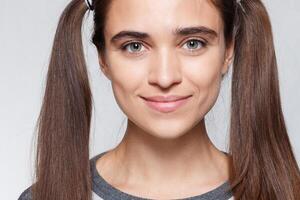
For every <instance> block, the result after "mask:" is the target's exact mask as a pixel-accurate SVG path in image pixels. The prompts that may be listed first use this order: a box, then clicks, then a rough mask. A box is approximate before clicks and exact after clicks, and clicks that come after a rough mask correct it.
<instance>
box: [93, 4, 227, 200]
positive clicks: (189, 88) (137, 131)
mask: <svg viewBox="0 0 300 200" xmlns="http://www.w3.org/2000/svg"><path fill="white" fill-rule="evenodd" d="M107 16H108V18H107V21H106V27H105V43H106V44H105V48H106V49H105V52H100V53H99V62H100V66H101V70H102V72H103V73H104V74H105V75H106V77H107V78H108V79H109V80H110V81H111V84H112V89H113V93H114V96H115V98H116V101H117V103H118V105H119V106H120V108H121V110H122V111H123V112H124V113H125V114H126V115H127V117H128V126H127V129H126V132H125V136H124V138H123V139H122V141H121V142H120V144H119V145H118V146H117V147H115V148H114V149H111V150H110V151H109V152H108V153H107V154H105V155H104V156H103V157H101V159H98V161H97V163H96V168H97V170H98V172H99V174H100V175H101V176H103V178H104V179H105V180H106V181H107V182H108V183H110V184H111V185H113V186H114V187H116V188H118V189H119V190H122V191H123V192H126V193H129V194H131V195H135V196H140V197H144V198H152V199H174V198H186V197H190V196H195V195H199V194H202V193H205V192H208V191H210V190H212V189H214V188H216V187H218V186H220V185H221V184H222V183H224V182H225V181H226V180H228V178H229V157H228V156H226V155H225V154H224V153H222V152H221V151H220V150H218V149H217V148H216V147H215V146H214V144H213V143H212V142H211V141H210V139H209V137H208V135H207V131H206V127H205V122H204V117H205V115H206V114H207V113H208V112H209V111H210V110H211V108H212V107H213V106H214V104H215V102H216V100H217V97H218V94H219V90H220V83H221V80H222V75H223V74H225V73H226V72H227V71H228V65H229V64H230V62H231V60H232V55H233V44H232V45H230V46H228V47H225V41H224V35H223V31H224V27H223V22H222V19H221V17H220V15H219V12H218V10H217V9H216V8H215V7H214V5H213V4H212V3H210V2H209V1H207V0H159V1H153V0H126V1H124V0H114V1H113V2H112V4H111V7H110V10H109V12H108V14H107ZM199 26H204V27H206V28H209V29H211V30H213V31H215V32H216V33H217V35H216V37H213V36H212V35H207V34H203V33H194V34H189V35H176V34H174V32H175V30H176V29H178V28H180V27H181V28H183V27H199ZM128 30H130V31H137V32H143V33H147V34H148V35H149V37H147V38H136V37H122V38H119V39H118V40H114V41H113V42H111V39H112V37H114V36H115V35H116V34H117V33H119V32H120V31H128ZM191 40H192V41H194V44H193V43H191ZM195 40H196V41H195ZM199 41H200V42H199ZM201 41H207V45H203V44H202V43H201ZM129 42H133V43H136V42H137V44H136V45H135V46H134V44H131V45H129V46H127V47H126V48H124V49H123V50H122V48H121V47H122V45H126V44H128V43H129ZM171 94H177V95H184V96H185V95H192V97H191V98H190V99H189V101H188V102H187V103H186V104H185V105H184V106H182V107H180V108H179V109H177V110H176V111H173V112H169V113H162V112H158V111H155V110H152V109H150V108H149V107H148V106H146V105H145V103H144V102H143V100H142V99H141V98H140V96H154V95H171ZM220 134H222V133H220Z"/></svg>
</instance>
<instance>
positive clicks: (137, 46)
mask: <svg viewBox="0 0 300 200" xmlns="http://www.w3.org/2000/svg"><path fill="white" fill-rule="evenodd" d="M142 48H143V45H142V44H141V43H139V42H132V43H129V44H126V45H125V46H124V47H123V48H122V49H123V50H126V51H128V52H130V53H134V52H139V51H141V49H142Z"/></svg>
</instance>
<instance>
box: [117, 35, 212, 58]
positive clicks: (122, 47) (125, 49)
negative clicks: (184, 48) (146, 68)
mask: <svg viewBox="0 0 300 200" xmlns="http://www.w3.org/2000/svg"><path fill="white" fill-rule="evenodd" d="M191 41H196V42H197V43H198V44H199V45H201V46H202V47H201V48H200V49H202V48H205V47H206V46H207V41H203V40H199V39H195V38H194V39H189V40H186V42H184V44H187V43H188V42H191ZM132 44H139V45H143V43H142V42H139V41H131V42H128V43H126V44H124V45H122V46H121V50H122V51H127V47H129V46H130V45H132ZM143 46H144V45H143ZM200 49H196V50H194V49H191V50H188V51H189V52H195V51H199V50H200ZM127 52H128V51H127ZM140 52H141V51H138V52H137V53H135V52H128V53H129V54H138V53H140Z"/></svg>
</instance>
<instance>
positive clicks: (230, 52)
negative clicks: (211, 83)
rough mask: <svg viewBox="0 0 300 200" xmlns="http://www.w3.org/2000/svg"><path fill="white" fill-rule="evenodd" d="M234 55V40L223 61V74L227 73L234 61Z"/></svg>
mask: <svg viewBox="0 0 300 200" xmlns="http://www.w3.org/2000/svg"><path fill="white" fill-rule="evenodd" d="M233 55H234V42H232V43H231V44H230V46H229V47H228V48H227V49H226V53H225V60H224V63H223V68H222V74H223V75H224V74H225V73H227V71H228V68H229V66H230V65H231V63H232V60H233Z"/></svg>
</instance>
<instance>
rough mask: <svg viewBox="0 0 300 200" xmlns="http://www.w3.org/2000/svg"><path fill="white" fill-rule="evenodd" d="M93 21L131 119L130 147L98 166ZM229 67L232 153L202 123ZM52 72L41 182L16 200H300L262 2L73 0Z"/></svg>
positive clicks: (40, 148) (126, 142)
mask: <svg viewBox="0 0 300 200" xmlns="http://www.w3.org/2000/svg"><path fill="white" fill-rule="evenodd" d="M86 13H90V14H92V16H93V34H92V38H91V41H92V43H93V45H94V47H95V48H96V50H97V56H98V61H99V62H98V63H99V70H101V72H102V73H103V74H104V75H105V77H106V78H107V79H108V80H109V81H110V83H111V87H112V91H113V94H114V97H115V100H116V102H117V104H118V106H119V107H120V109H121V110H122V111H123V113H124V114H125V115H126V117H127V127H126V131H125V134H124V137H123V138H122V140H121V142H120V143H119V144H118V145H117V146H116V147H114V148H112V149H109V150H107V151H105V152H100V153H99V154H97V155H96V156H90V149H89V143H90V129H91V117H92V105H93V101H92V92H91V89H90V83H89V76H88V72H87V58H86V57H85V54H84V52H83V45H82V32H81V31H82V25H83V18H84V16H85V15H86ZM230 68H232V80H231V83H232V88H231V94H230V96H231V104H230V130H229V149H228V152H225V151H222V150H220V149H218V148H217V147H216V146H215V145H214V143H213V142H212V141H211V139H210V138H209V137H208V131H207V128H206V124H205V116H206V114H207V113H208V112H209V111H210V110H211V109H212V108H213V106H214V105H215V103H216V100H217V97H218V95H219V92H220V88H221V85H222V80H223V79H224V78H225V77H226V76H228V72H229V69H230ZM47 69H48V70H47V79H46V88H45V94H44V96H43V103H42V107H41V110H40V114H39V118H38V123H37V124H38V126H37V147H36V148H37V151H36V162H35V165H36V168H35V176H36V181H35V182H34V183H32V185H30V186H28V188H27V189H25V190H24V191H23V192H22V193H21V194H20V195H19V200H100V199H101V200H102V199H104V200H142V199H186V200H233V199H234V200H299V199H300V171H299V166H298V164H297V160H296V158H295V155H294V152H293V148H292V145H291V143H290V139H289V136H288V131H287V128H286V124H285V119H284V116H283V112H282V106H281V98H280V92H279V81H278V69H277V60H276V55H275V48H274V41H273V33H272V27H271V22H270V18H269V15H268V13H267V10H266V8H265V6H264V4H263V2H262V1H261V0H93V1H91V0H86V1H85V0H71V1H70V2H69V3H68V5H67V6H66V8H65V9H64V11H63V13H62V14H61V16H60V19H59V23H58V26H57V29H56V34H55V38H54V42H53V47H52V52H51V57H50V62H49V65H48V68H47ZM104 114H105V113H104ZM220 123H222V122H220Z"/></svg>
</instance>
